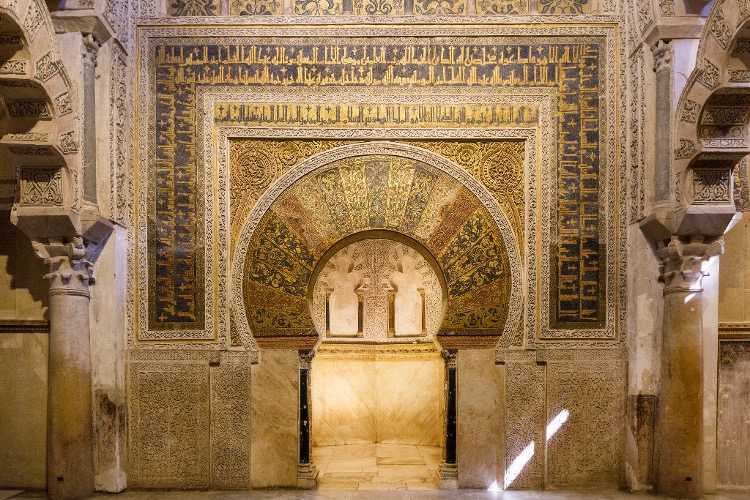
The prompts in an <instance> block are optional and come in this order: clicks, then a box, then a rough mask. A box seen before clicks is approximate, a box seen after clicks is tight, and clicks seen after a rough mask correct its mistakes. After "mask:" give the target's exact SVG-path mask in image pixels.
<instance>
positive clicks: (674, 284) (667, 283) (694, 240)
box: [658, 235, 724, 295]
mask: <svg viewBox="0 0 750 500" xmlns="http://www.w3.org/2000/svg"><path fill="white" fill-rule="evenodd" d="M723 252H724V240H723V239H721V238H719V239H716V240H713V241H710V242H706V241H705V238H704V237H703V236H702V235H694V236H691V237H690V239H689V240H688V241H685V240H684V239H682V238H680V237H679V236H677V235H673V236H672V238H671V239H670V240H669V243H666V244H664V243H662V244H661V245H660V246H659V249H658V255H659V258H660V259H661V262H660V265H659V281H661V282H663V283H664V294H665V295H666V294H668V293H677V292H702V291H703V289H702V288H701V279H702V278H703V277H704V276H707V275H708V273H707V272H706V271H704V270H703V263H704V262H706V261H708V259H710V258H711V257H715V256H717V255H721V254H722V253H723Z"/></svg>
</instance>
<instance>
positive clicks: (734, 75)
mask: <svg viewBox="0 0 750 500" xmlns="http://www.w3.org/2000/svg"><path fill="white" fill-rule="evenodd" d="M727 74H728V75H729V81H730V82H733V83H735V82H736V83H744V82H750V70H747V69H730V70H727Z"/></svg>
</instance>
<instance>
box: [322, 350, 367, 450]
mask: <svg viewBox="0 0 750 500" xmlns="http://www.w3.org/2000/svg"><path fill="white" fill-rule="evenodd" d="M375 380H376V362H375V361H364V360H363V361H351V360H337V359H319V358H318V357H316V358H315V359H313V363H312V384H311V391H312V411H313V417H312V422H313V427H312V431H313V446H329V445H337V444H359V443H375V442H377V408H376V400H377V390H376V386H375Z"/></svg>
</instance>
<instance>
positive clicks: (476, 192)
mask: <svg viewBox="0 0 750 500" xmlns="http://www.w3.org/2000/svg"><path fill="white" fill-rule="evenodd" d="M379 229H386V230H390V231H395V232H398V233H401V234H404V235H405V236H407V237H409V238H413V239H414V240H416V241H417V242H419V243H420V244H421V245H423V246H424V247H425V248H426V249H427V250H428V251H429V252H430V253H431V254H432V255H433V256H434V257H435V259H436V261H437V263H438V264H439V266H440V268H441V270H442V272H443V274H444V276H445V280H446V283H447V289H448V307H447V314H446V318H445V320H444V322H443V326H442V327H441V329H440V331H439V333H438V339H439V341H440V342H441V344H443V346H444V347H446V348H459V347H460V348H471V347H474V348H476V347H483V348H489V347H494V346H495V345H496V344H497V343H498V341H500V343H501V344H503V343H506V344H510V342H511V341H512V340H513V339H512V338H511V337H512V336H513V335H514V334H515V331H516V330H517V329H516V328H515V325H517V324H518V321H519V319H520V311H521V304H520V295H521V294H520V287H521V284H520V276H521V272H520V254H519V249H518V245H517V243H516V241H515V237H514V235H513V231H512V229H511V226H510V224H509V222H508V220H507V218H506V217H505V215H504V213H503V212H502V210H501V209H500V207H499V206H498V204H497V202H496V201H495V200H494V198H492V196H491V195H490V194H489V193H488V192H487V190H486V189H485V188H484V187H483V186H481V185H480V184H479V183H478V182H477V181H476V180H475V179H474V178H473V177H471V176H470V175H469V174H468V173H466V171H464V170H462V169H461V168H460V167H458V166H456V165H455V164H453V163H451V162H449V161H448V160H446V159H444V158H442V157H440V156H438V155H436V154H434V153H430V152H427V151H425V150H423V149H420V148H416V147H413V146H406V145H401V144H392V143H376V142H373V143H364V144H355V145H351V146H342V147H340V148H334V149H332V150H329V151H327V152H325V153H322V154H319V155H317V156H315V157H312V158H310V159H309V160H307V161H305V162H303V163H301V164H300V165H299V166H298V167H295V168H294V169H292V170H290V171H289V172H288V173H287V174H285V175H284V176H282V177H281V178H280V179H279V180H278V181H277V183H275V184H274V185H273V186H271V188H270V189H269V190H268V192H266V194H265V195H264V196H263V198H261V200H260V201H259V203H258V204H257V205H256V207H255V208H254V209H253V211H252V212H251V214H250V217H249V218H248V221H247V222H246V224H245V226H244V227H243V229H242V231H241V234H240V238H239V241H238V246H237V252H236V254H235V259H234V265H233V285H234V290H236V291H239V292H240V293H235V295H234V302H233V315H234V321H235V323H236V324H237V326H238V329H239V331H240V332H241V334H242V333H244V334H245V335H247V336H248V337H249V336H250V335H252V336H253V338H254V339H255V341H256V342H258V344H259V345H260V346H261V347H276V346H278V347H282V346H283V347H285V348H300V349H302V348H307V347H312V346H313V345H314V344H315V342H316V341H317V333H316V332H315V329H314V327H313V325H312V319H311V317H310V315H309V311H308V309H307V296H306V289H305V287H304V286H303V283H304V284H305V285H306V284H307V283H308V282H309V280H310V273H311V272H312V270H313V269H314V267H315V265H316V264H317V263H318V261H319V260H320V259H321V258H322V257H323V255H324V253H325V252H326V251H327V250H329V249H330V248H331V247H332V246H333V245H335V244H336V243H337V242H339V241H340V240H342V239H344V238H346V237H349V236H351V235H353V234H357V233H360V232H363V231H371V230H379Z"/></svg>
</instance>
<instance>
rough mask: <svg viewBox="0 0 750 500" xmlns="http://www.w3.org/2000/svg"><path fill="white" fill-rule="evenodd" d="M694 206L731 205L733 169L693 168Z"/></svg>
mask: <svg viewBox="0 0 750 500" xmlns="http://www.w3.org/2000/svg"><path fill="white" fill-rule="evenodd" d="M692 172H693V196H692V203H694V204H715V203H729V202H730V201H731V198H732V197H731V195H732V183H731V180H732V175H731V169H728V168H724V169H716V168H693V169H692Z"/></svg>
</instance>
